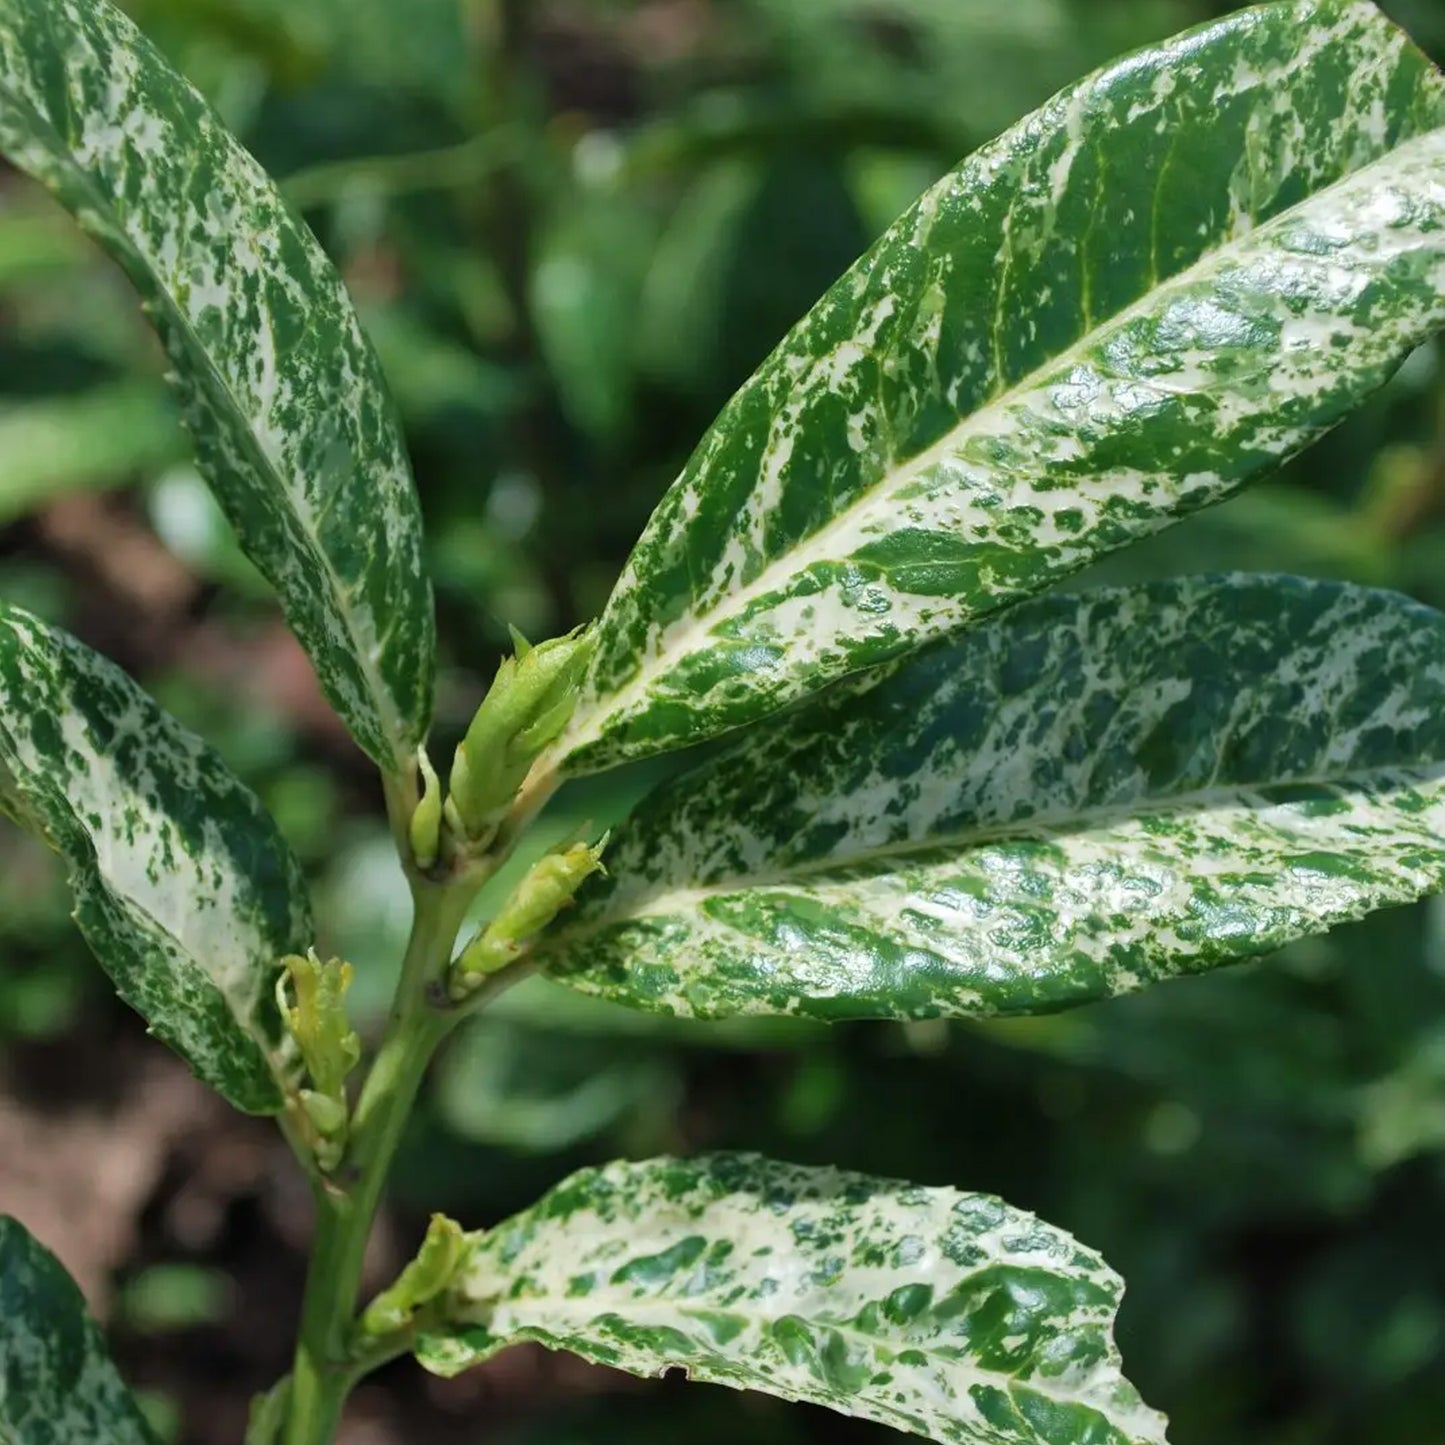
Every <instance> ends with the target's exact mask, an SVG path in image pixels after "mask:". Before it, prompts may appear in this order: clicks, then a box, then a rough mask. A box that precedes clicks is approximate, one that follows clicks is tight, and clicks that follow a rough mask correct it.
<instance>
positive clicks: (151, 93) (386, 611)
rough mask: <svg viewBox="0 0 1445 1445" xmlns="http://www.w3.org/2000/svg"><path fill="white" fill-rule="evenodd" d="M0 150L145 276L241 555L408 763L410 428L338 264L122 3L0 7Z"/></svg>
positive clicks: (428, 658) (129, 268)
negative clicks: (406, 432) (405, 436)
mask: <svg viewBox="0 0 1445 1445" xmlns="http://www.w3.org/2000/svg"><path fill="white" fill-rule="evenodd" d="M0 151H3V152H4V153H5V154H6V155H7V156H9V158H10V159H11V160H12V161H14V162H15V164H16V165H18V166H19V167H20V168H21V169H22V170H26V171H29V172H30V173H31V174H32V175H34V176H35V177H37V178H38V179H39V180H40V181H42V182H43V183H44V184H45V185H46V186H48V187H49V188H50V190H52V191H53V192H54V193H55V195H56V196H57V198H58V199H59V200H60V201H61V202H62V203H63V204H64V205H66V206H67V207H68V208H69V209H70V210H71V211H73V212H74V213H75V216H76V218H77V219H78V221H79V222H80V224H81V225H82V226H83V227H84V228H85V229H86V230H87V231H88V232H90V233H91V234H92V235H93V236H95V238H96V239H97V240H98V241H99V242H100V243H101V244H102V245H103V246H104V247H105V248H106V249H107V250H108V251H109V252H110V253H111V254H112V255H113V256H114V257H115V258H116V260H117V261H119V263H120V264H121V265H122V266H123V267H124V268H125V271H126V273H127V274H128V275H129V276H130V278H131V280H132V281H133V282H134V283H135V285H136V287H137V289H138V290H139V291H140V293H141V296H142V297H143V299H144V301H145V304H146V310H147V312H148V314H149V315H150V317H151V319H152V321H153V322H154V323H155V326H156V328H157V330H158V331H159V332H160V335H161V339H162V340H163V341H164V343H165V346H166V350H167V352H168V354H169V357H170V360H171V364H172V366H173V368H174V377H173V381H174V385H175V388H176V391H177V393H178V395H179V398H180V401H181V407H182V413H183V417H184V420H185V423H186V425H187V427H188V429H189V430H190V432H191V434H192V436H193V438H194V440H195V446H196V454H197V459H198V461H199V462H200V465H201V468H202V470H203V471H204V472H205V474H206V477H207V479H208V481H209V482H210V484H211V486H212V487H213V488H214V489H215V491H216V494H217V496H218V497H219V499H220V501H221V505H222V506H223V508H224V509H225V511H226V514H227V516H228V517H229V518H230V520H231V522H232V524H233V525H234V526H235V528H236V532H237V535H238V536H239V538H240V541H241V545H242V547H243V548H244V549H245V550H246V553H247V555H248V556H250V558H251V560H252V561H253V562H255V563H256V565H257V566H258V567H259V568H260V570H261V571H262V572H263V573H264V574H265V576H266V577H267V579H268V580H269V581H270V582H271V584H272V585H273V586H274V587H275V588H276V590H277V592H278V593H279V594H280V597H281V602H282V605H283V607H284V608H285V611H286V616H287V619H288V620H289V622H290V623H291V626H292V627H293V628H294V630H295V632H296V634H297V636H298V637H299V638H300V639H301V641H302V643H303V645H304V646H305V647H306V649H307V651H308V652H309V653H310V654H311V659H312V661H313V663H314V664H315V666H316V671H317V675H318V676H319V678H320V680H321V684H322V686H323V688H324V689H325V691H326V695H327V696H328V697H329V698H330V699H331V702H332V703H333V705H334V706H335V707H336V708H337V710H338V711H339V712H340V713H341V715H342V717H343V718H344V719H345V720H346V722H347V725H348V726H349V727H350V728H351V730H352V732H353V734H354V735H355V737H356V739H357V741H358V742H359V743H360V744H361V746H362V747H363V748H365V749H366V751H367V752H368V753H369V754H370V755H371V757H372V758H373V759H374V760H375V761H376V762H377V763H378V764H379V765H380V766H381V767H383V768H386V769H388V770H389V771H392V772H398V771H404V770H405V769H407V768H408V767H410V766H411V760H412V757H413V755H414V753H415V751H416V745H417V743H418V741H419V740H420V739H421V737H422V736H423V735H424V734H425V732H426V727H427V723H428V720H429V718H430V715H431V699H432V676H433V671H434V666H435V637H434V621H433V615H432V600H431V587H430V584H429V582H428V580H427V577H426V573H425V571H424V570H423V566H422V542H421V520H420V512H419V509H418V506H417V500H416V494H415V491H414V489H413V486H412V481H411V472H410V468H409V465H408V462H407V458H406V452H405V449H404V447H403V443H402V438H401V430H400V425H399V423H398V421H397V418H396V415H395V411H394V407H393V404H392V402H391V399H390V396H389V394H388V392H387V390H386V385H385V382H384V381H383V379H382V375H381V368H380V365H379V364H378V362H377V360H376V357H375V355H374V353H373V351H372V349H371V346H370V344H369V343H368V342H367V340H366V338H365V336H364V335H363V334H362V331H361V327H360V324H359V322H358V321H357V319H356V315H355V313H354V311H353V310H352V306H351V302H350V300H349V299H348V297H347V295H346V291H345V288H344V287H343V286H342V283H341V278H340V277H339V276H338V275H337V273H336V270H335V268H334V267H333V266H332V265H331V263H330V261H329V260H327V258H326V256H325V255H324V254H323V252H322V250H321V248H320V246H318V245H317V243H316V240H315V238H314V237H313V236H312V235H311V233H310V232H309V231H308V230H307V229H306V227H305V226H304V225H303V224H302V223H301V222H300V221H299V220H297V219H296V217H295V216H293V215H292V214H291V213H290V212H289V211H288V210H287V209H286V206H285V204H284V203H283V202H282V200H281V198H280V195H279V194H278V192H277V191H276V189H275V187H274V186H273V185H272V184H271V182H270V181H269V180H268V179H267V177H266V174H265V172H264V171H262V169H261V167H260V166H259V165H257V163H256V162H255V160H253V159H252V157H251V156H250V155H249V154H247V152H246V151H244V150H243V149H242V148H241V146H240V145H239V144H238V143H237V142H236V141H235V140H234V139H232V137H231V136H230V135H229V134H228V133H227V132H226V130H225V128H224V127H223V126H222V124H221V122H220V121H219V120H218V119H217V117H216V116H215V115H214V114H213V112H212V111H211V110H210V108H209V107H208V106H207V105H206V103H205V102H204V101H203V100H202V99H201V97H200V96H199V95H198V94H197V93H196V92H195V91H194V90H193V89H192V88H191V87H190V85H188V84H187V83H186V81H185V80H183V79H182V78H181V77H180V76H179V75H177V74H176V73H175V71H173V70H172V69H171V68H170V66H169V65H168V64H167V63H166V62H165V60H163V59H162V57H161V56H160V54H159V53H158V52H157V51H156V50H155V49H154V48H153V47H152V46H151V45H150V43H149V42H148V41H147V40H146V39H145V38H144V37H143V36H142V35H141V34H140V32H139V31H138V30H137V29H136V28H135V26H134V25H133V24H132V23H131V22H130V21H129V20H128V19H126V17H125V16H123V15H122V14H121V13H120V12H119V11H118V10H117V9H115V8H114V6H112V5H111V4H110V3H109V0H45V3H43V4H37V3H35V0H0Z"/></svg>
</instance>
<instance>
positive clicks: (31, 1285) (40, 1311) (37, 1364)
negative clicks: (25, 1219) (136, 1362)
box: [0, 1218, 153, 1445]
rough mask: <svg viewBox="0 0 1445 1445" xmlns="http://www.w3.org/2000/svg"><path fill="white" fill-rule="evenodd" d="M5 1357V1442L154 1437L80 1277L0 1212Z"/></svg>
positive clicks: (0, 1330)
mask: <svg viewBox="0 0 1445 1445" xmlns="http://www.w3.org/2000/svg"><path fill="white" fill-rule="evenodd" d="M0 1359H3V1360H4V1361H5V1365H6V1368H5V1369H4V1370H0V1439H3V1440H4V1441H5V1442H6V1445H83V1442H90V1441H95V1440H105V1441H113V1442H115V1445H153V1437H152V1435H151V1433H150V1431H149V1429H147V1427H146V1424H145V1421H144V1419H143V1418H142V1416H141V1413H140V1411H139V1410H138V1409H137V1408H136V1405H135V1401H134V1400H133V1399H132V1398H131V1396H130V1393H129V1391H128V1390H127V1389H126V1387H125V1385H124V1383H123V1382H122V1380H121V1378H120V1376H119V1374H118V1373H117V1372H116V1369H115V1366H114V1365H113V1364H112V1363H111V1362H110V1358H109V1356H108V1355H107V1354H106V1349H105V1342H104V1340H103V1339H102V1338H101V1334H100V1331H99V1330H98V1329H97V1328H96V1327H95V1324H94V1322H93V1321H92V1320H91V1319H90V1317H89V1315H88V1314H87V1313H86V1309H85V1301H84V1300H83V1299H82V1298H81V1294H80V1290H79V1289H77V1288H76V1285H75V1281H74V1280H72V1279H71V1277H70V1276H69V1275H68V1274H67V1273H66V1271H65V1268H64V1266H63V1265H62V1264H61V1263H60V1261H59V1260H58V1259H56V1258H55V1256H54V1255H53V1254H51V1253H50V1251H49V1250H47V1249H46V1248H44V1246H42V1245H41V1244H39V1243H38V1242H37V1241H36V1240H35V1238H34V1237H33V1236H32V1235H31V1234H30V1233H29V1231H28V1230H26V1229H25V1227H24V1226H23V1225H21V1224H20V1223H19V1222H18V1221H17V1220H14V1219H10V1218H0ZM16 1386H19V1387H20V1388H15V1387H16Z"/></svg>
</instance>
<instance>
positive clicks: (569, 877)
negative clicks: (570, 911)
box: [451, 837, 607, 999]
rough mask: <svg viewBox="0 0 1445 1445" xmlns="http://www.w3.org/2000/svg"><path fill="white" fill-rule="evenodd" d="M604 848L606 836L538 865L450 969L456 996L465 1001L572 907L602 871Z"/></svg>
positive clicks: (569, 849)
mask: <svg viewBox="0 0 1445 1445" xmlns="http://www.w3.org/2000/svg"><path fill="white" fill-rule="evenodd" d="M606 847H607V839H606V838H605V837H604V838H603V839H602V840H601V841H600V842H597V843H576V844H574V845H573V846H572V847H570V848H564V849H563V850H562V851H561V852H560V853H549V854H548V855H547V856H546V857H545V858H541V859H539V860H538V861H537V862H536V863H534V864H533V865H532V867H531V869H530V871H529V872H528V873H527V876H526V877H525V878H523V879H522V881H521V882H520V883H519V884H518V885H517V886H516V888H514V889H513V890H512V893H511V896H510V897H509V898H508V899H507V901H506V902H505V903H504V904H503V905H502V908H501V911H500V912H499V913H498V914H497V916H496V917H495V918H494V919H492V921H491V922H490V923H488V924H487V926H486V927H485V928H484V929H483V930H482V931H481V932H480V933H479V934H478V935H477V936H476V937H475V938H474V939H473V940H472V941H471V943H469V944H468V945H467V947H466V948H465V949H463V950H462V954H461V957H460V958H458V959H457V961H456V963H455V964H454V965H453V967H452V981H451V994H452V997H453V998H456V999H461V998H464V997H466V995H467V994H468V993H470V992H471V991H472V990H473V989H474V988H475V987H476V985H477V984H478V983H479V982H480V981H481V980H482V979H484V978H486V977H487V976H488V975H489V974H493V973H496V972H498V971H499V970H500V969H503V968H505V967H506V966H507V965H508V964H509V963H511V962H512V961H513V960H514V959H516V958H517V957H519V956H520V955H521V953H522V952H523V950H524V949H525V947H526V945H527V943H528V942H529V941H530V940H531V939H533V938H534V937H536V935H537V934H539V933H541V932H542V930H543V929H545V928H546V927H547V926H548V925H549V924H550V923H551V922H552V920H553V919H555V918H556V917H557V915H558V914H559V913H560V912H561V911H562V910H563V909H564V908H566V907H567V905H568V904H570V903H571V902H572V900H573V899H574V898H575V897H576V896H577V890H578V889H579V888H580V887H581V886H582V884H583V883H584V882H586V880H587V879H588V878H590V877H591V876H592V874H594V873H600V872H602V871H604V870H603V867H602V852H603V849H605V848H606Z"/></svg>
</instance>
